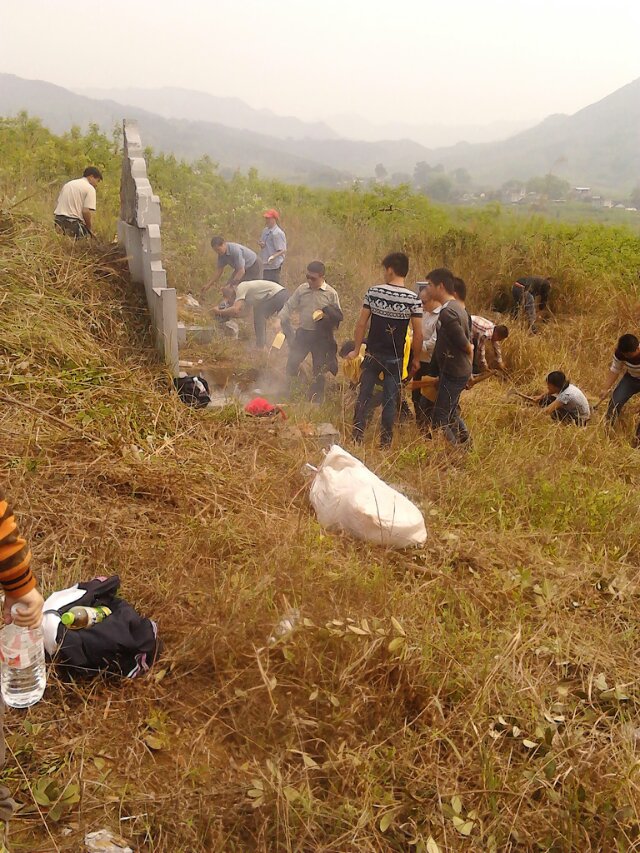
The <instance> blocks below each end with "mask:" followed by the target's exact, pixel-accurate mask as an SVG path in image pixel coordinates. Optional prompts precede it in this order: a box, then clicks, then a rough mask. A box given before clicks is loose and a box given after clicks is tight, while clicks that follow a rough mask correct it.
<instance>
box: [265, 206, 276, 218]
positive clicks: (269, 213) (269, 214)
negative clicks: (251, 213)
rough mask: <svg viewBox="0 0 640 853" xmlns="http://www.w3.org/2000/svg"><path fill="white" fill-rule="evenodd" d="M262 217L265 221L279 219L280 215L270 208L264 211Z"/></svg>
mask: <svg viewBox="0 0 640 853" xmlns="http://www.w3.org/2000/svg"><path fill="white" fill-rule="evenodd" d="M262 215H263V216H264V218H265V219H280V214H279V213H278V211H277V210H275V209H274V208H273V207H270V208H269V210H265V212H264V213H263V214H262Z"/></svg>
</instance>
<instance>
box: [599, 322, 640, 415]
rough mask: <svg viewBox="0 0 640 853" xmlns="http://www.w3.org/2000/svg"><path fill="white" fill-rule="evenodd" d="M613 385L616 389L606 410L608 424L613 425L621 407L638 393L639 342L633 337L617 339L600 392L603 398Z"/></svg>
mask: <svg viewBox="0 0 640 853" xmlns="http://www.w3.org/2000/svg"><path fill="white" fill-rule="evenodd" d="M621 377H622V378H621ZM618 380H620V381H619V382H618ZM616 382H618V384H617V385H616ZM614 385H616V387H615V389H614V392H613V394H612V395H611V400H610V402H609V408H608V409H607V419H608V420H609V422H610V423H615V421H616V419H617V417H618V415H619V414H620V412H621V411H622V409H623V407H624V406H625V405H626V404H627V403H628V402H629V400H630V399H631V398H632V397H633V396H634V395H635V394H639V393H640V341H638V338H637V337H636V336H635V335H623V336H622V337H621V338H620V339H619V341H618V346H617V347H616V351H615V353H614V355H613V361H612V362H611V367H610V369H609V374H608V376H607V381H606V385H605V387H604V388H603V391H602V397H603V398H604V397H606V396H607V394H608V393H609V391H610V390H611V388H613V386H614Z"/></svg>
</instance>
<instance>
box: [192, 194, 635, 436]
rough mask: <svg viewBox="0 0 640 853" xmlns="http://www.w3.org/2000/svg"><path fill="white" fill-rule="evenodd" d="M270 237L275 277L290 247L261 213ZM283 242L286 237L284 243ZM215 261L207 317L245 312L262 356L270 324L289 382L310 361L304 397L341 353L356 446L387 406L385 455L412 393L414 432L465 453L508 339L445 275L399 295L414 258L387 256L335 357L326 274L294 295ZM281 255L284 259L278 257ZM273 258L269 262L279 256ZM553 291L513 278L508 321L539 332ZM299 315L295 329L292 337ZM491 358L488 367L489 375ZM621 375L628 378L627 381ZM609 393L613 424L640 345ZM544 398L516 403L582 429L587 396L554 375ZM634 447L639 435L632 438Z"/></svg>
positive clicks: (241, 265) (625, 357) (233, 258)
mask: <svg viewBox="0 0 640 853" xmlns="http://www.w3.org/2000/svg"><path fill="white" fill-rule="evenodd" d="M264 216H265V219H266V220H267V227H266V228H265V232H271V231H273V230H274V229H277V231H276V234H275V236H276V237H277V240H275V239H274V240H272V241H271V242H269V239H268V238H269V234H267V233H265V232H263V234H262V237H261V240H260V241H259V244H260V246H261V248H263V251H264V252H268V253H269V254H268V255H267V257H266V260H267V261H269V262H270V263H272V264H273V263H277V264H278V273H279V272H280V270H281V269H282V265H283V263H284V258H285V255H286V238H285V237H284V232H283V231H282V229H281V228H280V227H279V215H278V213H277V211H275V210H273V209H271V210H268V211H266V212H265V214H264ZM280 234H282V235H283V236H282V237H280ZM211 245H212V247H213V248H214V250H215V251H216V253H217V255H218V267H217V270H216V274H215V275H214V277H213V279H212V280H211V281H210V282H209V283H208V284H207V286H206V287H207V289H208V288H209V287H210V286H212V285H213V284H215V283H216V282H218V281H219V280H220V278H221V275H222V271H223V269H224V268H225V267H226V266H231V268H232V272H231V276H230V279H229V281H228V282H227V285H226V286H225V288H224V289H223V294H224V297H225V303H224V304H223V307H217V308H214V309H213V313H214V315H216V316H219V317H222V318H230V317H238V316H240V315H242V314H243V313H245V311H246V308H247V306H252V308H253V318H254V328H255V335H256V344H257V346H258V348H260V349H262V348H264V347H265V346H266V343H267V341H266V328H267V320H268V319H269V318H270V317H273V316H276V315H277V317H278V319H279V321H280V328H281V332H282V337H283V338H284V339H285V340H286V341H287V344H288V347H289V353H288V358H287V366H286V373H287V376H288V377H289V378H290V379H293V378H294V377H296V376H298V373H299V371H300V367H301V365H302V362H303V361H304V360H305V359H306V357H307V356H308V355H309V354H311V358H312V371H313V379H312V381H311V384H310V387H309V398H310V399H312V400H315V401H316V402H320V401H322V399H323V394H324V387H325V374H327V373H332V374H333V375H334V376H335V375H336V374H337V372H338V354H339V356H340V359H341V360H342V366H343V372H344V375H345V376H346V377H347V379H348V380H349V382H350V384H351V385H352V387H354V388H355V389H357V399H356V402H355V412H354V419H353V430H352V438H353V440H354V441H355V442H360V441H362V440H363V437H364V433H365V429H366V426H367V424H368V422H369V420H370V418H371V415H372V412H373V410H374V409H375V408H376V406H379V405H381V406H382V412H381V433H380V440H381V444H382V445H383V446H388V445H389V443H390V442H391V440H392V438H393V429H394V424H395V422H396V419H397V418H398V416H400V417H403V416H406V415H407V413H408V411H409V410H408V407H407V404H406V401H404V400H403V393H402V391H403V387H405V386H406V385H408V386H409V388H410V389H411V399H412V402H413V407H414V417H415V420H416V423H417V425H418V427H419V428H421V429H422V430H423V431H424V432H425V434H427V435H431V433H432V431H433V430H437V429H439V430H442V432H443V433H444V435H445V436H446V438H447V439H448V441H449V442H451V443H452V444H462V445H466V444H468V442H469V440H470V435H469V430H468V428H467V425H466V423H465V421H464V419H463V417H462V413H461V409H460V398H461V396H462V393H463V391H465V390H466V389H469V388H471V387H473V386H474V385H475V384H476V383H477V382H479V381H482V380H483V379H485V378H488V377H489V376H491V375H493V374H495V373H496V372H500V371H504V370H505V365H504V359H503V355H502V348H501V344H502V342H503V341H504V340H505V339H506V338H507V337H508V335H509V329H508V327H507V326H506V325H503V324H496V323H494V322H492V321H491V320H489V319H487V318H485V317H481V316H479V315H472V314H469V312H468V311H467V309H466V306H465V301H466V285H465V282H464V281H463V280H462V279H460V278H459V277H457V276H455V275H454V273H453V272H451V271H450V270H448V269H445V268H437V269H434V270H431V272H430V273H429V274H428V275H427V276H426V278H425V280H424V281H420V282H418V285H417V290H418V292H417V293H416V292H415V291H414V290H412V289H411V288H409V287H407V286H406V283H405V280H406V277H407V275H408V272H409V259H408V257H407V256H406V255H405V254H404V253H402V252H394V253H391V254H390V255H387V257H385V258H384V259H383V261H382V272H383V279H384V282H383V283H382V284H378V285H374V286H373V287H371V288H369V290H368V291H367V292H366V294H365V296H364V300H363V305H362V308H361V311H360V315H359V317H358V320H357V323H356V327H355V331H354V337H353V339H351V340H348V341H346V342H345V343H343V344H342V346H341V347H340V350H339V353H338V346H337V343H336V341H335V332H336V330H337V328H338V326H339V325H340V323H341V322H342V320H343V314H342V309H341V307H340V298H339V295H338V293H337V291H336V290H335V289H334V288H333V287H331V286H330V285H329V284H328V283H327V281H326V280H325V274H326V271H325V266H324V264H323V263H322V262H321V261H312V262H311V263H310V264H309V265H308V267H307V272H306V281H305V282H304V283H303V284H301V285H300V286H299V287H298V288H297V289H296V290H295V291H294V292H293V293H289V291H287V289H286V288H285V287H284V286H283V285H282V284H281V283H280V281H279V278H280V276H279V275H278V276H277V279H278V280H276V277H275V276H273V275H272V276H271V278H267V271H266V270H265V272H264V274H263V275H262V277H261V278H258V279H253V278H252V277H251V276H253V275H254V274H255V273H256V271H257V270H258V269H259V265H260V264H261V263H262V258H258V256H257V255H256V254H255V253H253V252H252V250H251V249H249V248H248V247H246V246H242V245H241V244H237V243H228V242H227V241H225V240H224V239H223V238H222V237H214V238H213V240H212V243H211ZM277 247H282V248H277ZM277 251H278V252H280V254H278V255H277V257H275V260H274V255H276V252H277ZM551 288H552V282H551V280H550V279H548V278H543V277H541V276H527V277H523V278H519V279H518V280H517V281H516V282H515V283H514V284H513V287H512V296H513V305H512V309H511V313H512V316H513V317H515V318H517V317H519V316H522V317H523V319H524V320H525V322H526V325H527V327H528V328H529V330H530V331H531V332H532V333H536V332H537V331H538V329H537V328H536V321H537V319H538V318H539V317H543V316H544V315H545V314H547V313H549V307H548V301H549V295H550V291H551ZM295 316H297V321H298V322H297V328H295V329H294V328H293V321H294V317H295ZM489 351H490V355H491V359H492V362H493V364H492V365H491V366H490V364H489V359H488V354H489ZM622 374H624V375H622ZM617 379H620V382H619V383H618V384H617V386H616V388H615V390H614V391H613V394H612V397H611V401H610V403H609V408H608V410H607V418H608V420H609V422H611V423H613V422H614V421H615V420H616V418H617V417H618V415H619V413H620V410H621V409H622V407H623V406H624V405H625V403H626V402H627V401H628V400H629V399H630V397H631V396H633V395H634V394H637V393H640V345H639V343H638V339H637V338H636V337H635V336H634V335H623V336H622V337H621V338H620V340H619V342H618V347H617V349H616V352H615V356H614V360H613V363H612V365H611V371H610V374H609V377H608V379H607V386H606V388H605V389H604V390H603V397H602V398H601V399H603V398H604V397H606V396H608V394H609V393H610V391H611V389H612V388H613V386H614V385H616V381H617ZM546 385H547V387H546V391H545V392H544V393H541V394H539V395H537V396H534V397H527V396H526V395H521V396H522V397H524V398H525V399H527V400H528V401H529V402H531V403H533V404H535V405H537V406H539V407H540V408H541V410H542V411H543V412H544V413H545V414H548V415H550V416H551V417H552V418H553V419H554V420H558V421H563V422H572V423H575V424H577V425H580V426H584V425H586V424H587V423H588V422H589V420H590V418H591V411H592V410H591V406H590V404H589V401H588V400H587V398H586V395H585V394H584V393H583V391H582V390H581V389H580V388H578V387H577V386H576V385H575V384H573V383H572V382H571V381H570V380H569V378H568V377H567V376H566V375H565V374H564V373H563V372H562V371H560V370H553V371H551V372H550V373H549V374H548V376H547V381H546ZM638 440H639V441H640V425H639V427H638Z"/></svg>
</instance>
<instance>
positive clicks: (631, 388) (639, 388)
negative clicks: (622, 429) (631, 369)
mask: <svg viewBox="0 0 640 853" xmlns="http://www.w3.org/2000/svg"><path fill="white" fill-rule="evenodd" d="M634 394H640V379H635V378H634V377H633V376H629V374H628V373H625V375H624V376H623V377H622V379H621V380H620V382H618V384H617V385H616V387H615V390H614V392H613V394H612V395H611V400H610V402H609V408H608V409H607V420H609V421H611V423H615V421H616V419H617V417H618V415H619V414H620V411H621V410H622V408H623V406H625V405H626V404H627V403H628V402H629V400H630V399H631V398H632V397H633V395H634Z"/></svg>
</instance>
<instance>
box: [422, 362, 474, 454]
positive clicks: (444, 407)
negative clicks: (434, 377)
mask: <svg viewBox="0 0 640 853" xmlns="http://www.w3.org/2000/svg"><path fill="white" fill-rule="evenodd" d="M468 381H469V376H448V375H447V374H446V373H441V374H440V381H439V383H438V396H437V397H436V401H435V403H434V406H433V413H432V415H431V423H432V424H433V426H434V428H438V427H441V428H442V430H443V431H444V434H445V437H446V438H447V440H448V441H450V442H451V444H465V443H466V442H467V441H469V430H468V429H467V426H466V424H465V422H464V421H463V420H462V417H461V416H460V409H459V407H458V402H459V400H460V394H462V392H463V391H464V389H465V388H466V387H467V382H468Z"/></svg>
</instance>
